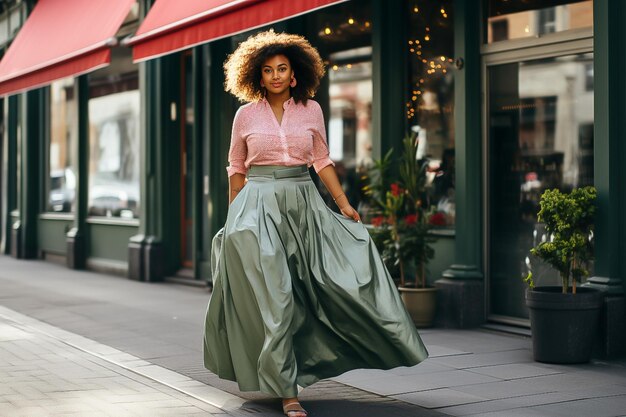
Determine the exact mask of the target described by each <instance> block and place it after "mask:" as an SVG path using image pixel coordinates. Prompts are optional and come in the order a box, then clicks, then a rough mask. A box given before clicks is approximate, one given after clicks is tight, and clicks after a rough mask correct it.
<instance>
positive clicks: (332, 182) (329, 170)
mask: <svg viewBox="0 0 626 417" xmlns="http://www.w3.org/2000/svg"><path fill="white" fill-rule="evenodd" d="M317 175H319V177H320V179H321V180H322V182H323V183H324V186H325V187H326V189H327V190H328V192H329V193H330V195H332V196H333V200H335V204H337V207H339V210H341V214H343V215H344V216H346V217H348V218H350V219H352V220H354V221H355V222H360V221H361V216H359V213H357V211H356V210H355V209H354V208H353V207H352V206H351V205H350V202H349V201H348V197H346V194H345V193H344V192H343V188H341V183H339V178H337V173H336V172H335V167H334V166H332V165H327V166H326V167H324V168H322V169H321V170H320V171H319V172H318V173H317Z"/></svg>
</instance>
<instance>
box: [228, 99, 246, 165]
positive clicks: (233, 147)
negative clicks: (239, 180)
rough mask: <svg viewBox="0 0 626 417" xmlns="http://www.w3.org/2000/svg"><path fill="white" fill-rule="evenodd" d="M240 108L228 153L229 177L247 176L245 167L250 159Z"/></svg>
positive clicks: (234, 123) (234, 122) (234, 121)
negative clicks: (247, 159)
mask: <svg viewBox="0 0 626 417" xmlns="http://www.w3.org/2000/svg"><path fill="white" fill-rule="evenodd" d="M242 113H243V112H242V109H241V108H240V109H239V110H238V111H237V113H236V114H235V118H234V120H233V129H232V133H231V136H230V149H229V151H228V164H229V165H228V166H227V167H226V172H228V176H229V177H230V176H232V175H235V174H243V175H246V172H248V169H247V168H246V166H245V162H246V158H247V157H248V147H247V146H246V140H245V137H244V124H245V123H244V116H243V114H242Z"/></svg>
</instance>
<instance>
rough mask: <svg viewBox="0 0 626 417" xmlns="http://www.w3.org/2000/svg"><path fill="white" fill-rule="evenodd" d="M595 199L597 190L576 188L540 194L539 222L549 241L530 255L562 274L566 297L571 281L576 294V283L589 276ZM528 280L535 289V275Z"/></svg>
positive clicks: (546, 240) (563, 289)
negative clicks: (542, 225) (567, 191)
mask: <svg viewBox="0 0 626 417" xmlns="http://www.w3.org/2000/svg"><path fill="white" fill-rule="evenodd" d="M596 197H597V192H596V189H595V188H594V187H584V188H576V189H574V190H572V191H571V192H570V193H562V192H561V191H559V190H558V189H552V190H546V191H544V193H543V194H542V195H541V201H540V207H541V209H540V211H539V215H538V220H539V221H540V222H543V223H545V229H546V235H545V236H546V238H545V239H544V240H543V241H542V242H541V243H539V244H538V245H537V246H536V247H534V248H532V249H531V250H530V253H531V254H532V255H534V256H537V257H539V258H540V259H542V260H543V261H545V262H546V263H548V264H550V266H552V267H553V268H554V269H556V270H557V271H558V272H559V275H560V276H561V282H562V292H563V293H564V294H565V293H567V292H568V289H569V288H570V280H571V282H572V286H571V287H572V293H574V294H575V293H576V282H580V281H582V279H583V278H586V277H588V276H589V265H590V263H591V261H593V224H594V222H593V219H594V215H595V210H596V208H595V201H596ZM525 281H526V282H527V283H528V284H529V286H530V287H531V289H532V288H534V280H533V277H532V273H529V274H528V276H527V277H526V278H525Z"/></svg>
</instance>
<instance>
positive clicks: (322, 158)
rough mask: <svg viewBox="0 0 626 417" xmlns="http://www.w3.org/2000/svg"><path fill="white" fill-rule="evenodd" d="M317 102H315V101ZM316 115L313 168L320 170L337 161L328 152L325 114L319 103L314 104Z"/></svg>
mask: <svg viewBox="0 0 626 417" xmlns="http://www.w3.org/2000/svg"><path fill="white" fill-rule="evenodd" d="M313 103H315V102H313ZM314 112H315V114H314V117H315V121H314V124H313V129H312V132H313V150H312V154H313V169H315V172H320V171H321V170H322V169H324V168H326V167H327V166H328V165H332V166H335V163H334V162H333V161H332V160H331V159H330V157H329V154H330V153H329V152H328V143H327V140H326V126H325V125H324V114H323V113H322V108H321V107H320V105H319V104H318V103H315V104H314Z"/></svg>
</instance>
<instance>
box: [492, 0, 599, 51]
mask: <svg viewBox="0 0 626 417" xmlns="http://www.w3.org/2000/svg"><path fill="white" fill-rule="evenodd" d="M485 26H486V27H487V43H493V42H499V41H503V40H508V39H518V38H528V37H535V36H541V35H547V34H549V33H555V32H562V31H566V30H571V29H579V28H590V27H592V26H593V1H592V0H583V1H581V0H527V1H501V0H489V1H488V6H487V25H485Z"/></svg>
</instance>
